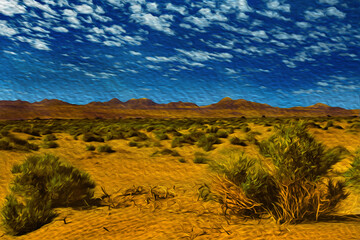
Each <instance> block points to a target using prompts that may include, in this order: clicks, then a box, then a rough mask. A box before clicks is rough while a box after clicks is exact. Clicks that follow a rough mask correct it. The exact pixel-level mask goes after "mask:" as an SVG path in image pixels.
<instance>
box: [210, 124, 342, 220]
mask: <svg viewBox="0 0 360 240" xmlns="http://www.w3.org/2000/svg"><path fill="white" fill-rule="evenodd" d="M276 129H277V132H276V133H275V134H274V135H272V136H271V137H270V138H269V139H268V140H265V141H263V142H261V143H259V148H260V153H261V154H262V155H264V156H265V157H266V158H268V159H269V160H271V163H272V165H269V166H264V165H263V164H262V162H261V160H260V159H259V158H257V159H250V158H248V157H247V156H245V155H244V154H243V153H241V152H238V151H231V152H229V153H228V154H227V160H225V161H216V162H214V163H213V165H212V168H213V169H215V170H216V171H217V172H218V173H220V176H219V177H218V178H217V179H216V180H215V185H214V192H215V194H216V196H217V200H218V201H219V202H220V203H221V204H222V206H223V209H224V211H225V213H231V214H237V215H240V216H242V217H244V218H262V217H266V216H269V217H271V218H273V219H274V220H275V221H276V222H277V223H280V224H283V223H298V222H302V221H305V220H318V219H319V218H321V217H325V216H327V215H329V214H332V213H334V212H335V211H336V207H337V206H338V205H339V203H340V202H341V200H343V199H345V198H346V197H347V196H348V194H347V193H346V192H345V184H344V182H341V181H336V182H335V181H334V180H333V179H331V178H330V177H328V176H327V173H328V172H329V171H330V170H331V168H332V166H333V165H334V164H336V163H337V162H339V161H340V160H341V158H342V157H341V156H342V153H343V151H342V149H341V148H332V149H326V148H325V147H324V145H322V144H321V143H318V142H317V141H315V139H314V138H313V136H311V135H310V134H309V133H308V132H307V130H306V123H304V122H301V121H300V122H291V123H288V124H287V125H279V126H277V127H276Z"/></svg>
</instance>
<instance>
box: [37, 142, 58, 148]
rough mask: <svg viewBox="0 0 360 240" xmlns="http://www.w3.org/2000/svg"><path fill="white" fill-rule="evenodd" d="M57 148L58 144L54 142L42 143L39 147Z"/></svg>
mask: <svg viewBox="0 0 360 240" xmlns="http://www.w3.org/2000/svg"><path fill="white" fill-rule="evenodd" d="M58 146H59V144H57V143H56V142H54V141H43V143H42V144H41V147H43V148H57V147H58Z"/></svg>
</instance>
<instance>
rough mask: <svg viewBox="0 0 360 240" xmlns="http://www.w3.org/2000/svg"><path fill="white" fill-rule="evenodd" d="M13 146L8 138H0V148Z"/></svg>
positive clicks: (4, 148)
mask: <svg viewBox="0 0 360 240" xmlns="http://www.w3.org/2000/svg"><path fill="white" fill-rule="evenodd" d="M11 149H13V147H12V146H11V143H10V141H9V140H8V139H5V138H3V139H0V150H11Z"/></svg>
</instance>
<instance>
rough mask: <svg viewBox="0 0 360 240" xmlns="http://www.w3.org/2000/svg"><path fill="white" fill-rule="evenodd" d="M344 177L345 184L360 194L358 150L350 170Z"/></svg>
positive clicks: (359, 158) (359, 156)
mask: <svg viewBox="0 0 360 240" xmlns="http://www.w3.org/2000/svg"><path fill="white" fill-rule="evenodd" d="M344 175H345V178H346V184H347V185H348V186H350V187H351V188H353V189H355V190H356V191H357V192H359V193H360V148H359V149H358V150H357V151H356V153H355V156H354V161H353V162H352V164H351V168H350V169H349V170H348V171H347V172H345V174H344Z"/></svg>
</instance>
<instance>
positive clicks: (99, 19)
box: [91, 13, 112, 22]
mask: <svg viewBox="0 0 360 240" xmlns="http://www.w3.org/2000/svg"><path fill="white" fill-rule="evenodd" d="M91 16H92V17H93V18H94V19H95V20H98V21H100V22H110V21H112V19H111V18H109V17H107V16H101V15H99V14H97V13H93V14H92V15H91Z"/></svg>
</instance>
